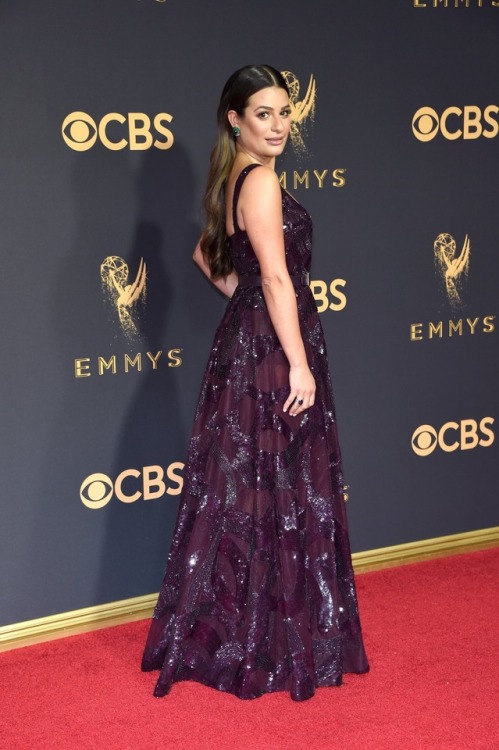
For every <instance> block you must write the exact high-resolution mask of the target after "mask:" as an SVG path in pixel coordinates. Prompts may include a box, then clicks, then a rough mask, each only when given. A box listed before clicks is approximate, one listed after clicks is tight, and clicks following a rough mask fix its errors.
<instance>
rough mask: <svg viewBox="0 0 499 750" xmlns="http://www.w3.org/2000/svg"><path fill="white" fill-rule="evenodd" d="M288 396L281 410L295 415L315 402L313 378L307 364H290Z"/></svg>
mask: <svg viewBox="0 0 499 750" xmlns="http://www.w3.org/2000/svg"><path fill="white" fill-rule="evenodd" d="M289 388H290V392H289V396H288V398H287V399H286V403H285V404H284V407H283V410H284V411H285V412H286V411H287V410H288V409H289V415H290V416H291V417H296V416H297V415H298V414H301V413H302V412H303V411H305V409H308V408H309V407H311V406H313V405H314V403H315V380H314V376H313V375H312V373H311V372H310V368H309V367H308V366H307V365H292V366H291V367H290V370H289Z"/></svg>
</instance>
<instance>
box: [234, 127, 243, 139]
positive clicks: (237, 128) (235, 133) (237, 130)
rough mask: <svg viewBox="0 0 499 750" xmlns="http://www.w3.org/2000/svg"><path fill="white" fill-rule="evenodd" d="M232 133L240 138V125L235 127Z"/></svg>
mask: <svg viewBox="0 0 499 750" xmlns="http://www.w3.org/2000/svg"><path fill="white" fill-rule="evenodd" d="M232 132H233V133H234V137H235V138H239V136H240V135H241V128H240V127H239V125H234V127H233V128H232Z"/></svg>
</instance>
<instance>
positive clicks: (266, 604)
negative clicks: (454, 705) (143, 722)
mask: <svg viewBox="0 0 499 750" xmlns="http://www.w3.org/2000/svg"><path fill="white" fill-rule="evenodd" d="M289 130H290V107H289V97H288V91H287V88H286V83H285V81H284V79H283V77H282V76H281V74H280V73H279V72H278V71H277V70H275V69H273V68H271V67H269V66H267V65H261V66H247V67H244V68H241V69H240V70H238V71H236V72H235V73H234V74H233V75H232V76H231V77H230V78H229V80H228V81H227V83H226V85H225V88H224V90H223V92H222V97H221V100H220V105H219V108H218V139H217V143H216V145H215V148H214V149H213V152H212V156H211V169H210V174H209V177H208V185H207V189H206V193H205V208H206V214H207V221H206V228H205V230H204V233H203V235H202V237H201V240H200V242H199V244H198V246H197V247H196V249H195V251H194V260H195V261H196V263H197V264H198V265H199V266H200V268H201V269H202V271H203V272H204V273H205V274H206V275H207V276H208V277H209V278H210V279H211V280H212V281H213V282H214V284H215V286H217V287H218V289H220V290H221V291H222V292H223V293H224V294H225V295H226V296H227V297H229V298H230V301H229V303H228V305H227V309H226V312H225V314H224V316H223V319H222V322H221V324H220V326H219V328H218V330H217V332H216V334H215V340H214V343H213V348H212V352H211V355H210V358H209V361H208V366H207V369H206V373H205V376H204V379H203V383H202V387H201V394H200V398H199V403H198V407H197V410H196V415H195V421H194V429H193V435H192V438H191V442H190V446H189V455H188V460H187V464H186V470H185V479H184V488H183V494H182V498H181V503H180V507H179V513H178V518H177V525H176V528H175V532H174V536H173V541H172V546H171V550H170V554H169V557H168V563H167V569H166V573H165V578H164V581H163V585H162V588H161V592H160V595H159V599H158V603H157V605H156V609H155V612H154V616H153V620H152V623H151V628H150V632H149V636H148V640H147V644H146V648H145V652H144V657H143V661H142V668H143V669H144V670H145V671H148V670H153V669H159V670H161V673H160V676H159V679H158V682H157V684H156V689H155V693H154V694H155V695H156V696H161V695H165V694H166V693H168V692H169V690H170V687H171V685H172V683H173V682H175V681H179V680H186V679H192V680H196V681H198V682H202V683H204V684H205V685H209V686H212V687H215V688H217V689H219V690H223V691H227V692H231V693H234V694H235V695H236V696H237V697H239V698H255V697H257V696H260V695H262V694H263V693H268V692H273V691H276V690H287V691H289V692H290V694H291V698H292V699H294V700H304V699H306V698H309V697H311V696H312V695H313V694H314V692H315V688H316V687H318V686H327V685H339V684H341V681H342V674H343V673H344V672H357V673H362V672H366V671H368V669H369V667H368V664H367V659H366V655H365V651H364V646H363V642H362V634H361V629H360V623H359V616H358V608H357V599H356V592H355V584H354V577H353V571H352V565H351V555H350V545H349V539H348V528H347V518H346V512H345V503H344V484H343V476H342V470H341V455H340V449H339V444H338V438H337V432H336V422H335V415H334V404H333V397H332V390H331V383H330V377H329V370H328V364H327V358H326V348H325V342H324V336H323V332H322V328H321V324H320V321H319V317H318V313H317V308H316V305H315V302H314V299H313V296H312V294H311V292H310V289H309V287H308V271H309V268H310V260H311V257H310V252H311V233H312V226H311V220H310V217H309V215H308V213H307V212H306V211H305V209H303V208H302V207H301V206H300V205H299V204H298V203H297V202H296V201H295V200H294V198H292V197H291V196H290V195H289V193H287V192H285V191H284V190H282V189H281V187H280V185H279V180H278V177H277V174H276V172H275V159H276V157H277V156H278V155H279V154H281V153H282V151H283V150H284V146H285V144H286V140H287V137H288V135H289Z"/></svg>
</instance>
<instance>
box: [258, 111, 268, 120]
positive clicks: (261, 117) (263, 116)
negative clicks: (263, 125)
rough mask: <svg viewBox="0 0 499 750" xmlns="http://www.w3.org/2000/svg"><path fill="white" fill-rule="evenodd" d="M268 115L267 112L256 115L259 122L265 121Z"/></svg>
mask: <svg viewBox="0 0 499 750" xmlns="http://www.w3.org/2000/svg"><path fill="white" fill-rule="evenodd" d="M268 114H269V113H268V112H260V114H259V115H258V117H259V118H260V120H265V119H266V118H267V116H268Z"/></svg>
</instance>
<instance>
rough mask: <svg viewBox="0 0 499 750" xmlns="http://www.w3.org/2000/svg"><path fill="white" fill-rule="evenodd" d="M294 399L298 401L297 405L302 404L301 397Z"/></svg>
mask: <svg viewBox="0 0 499 750" xmlns="http://www.w3.org/2000/svg"><path fill="white" fill-rule="evenodd" d="M296 400H297V402H298V406H303V399H302V398H297V399H296Z"/></svg>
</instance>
